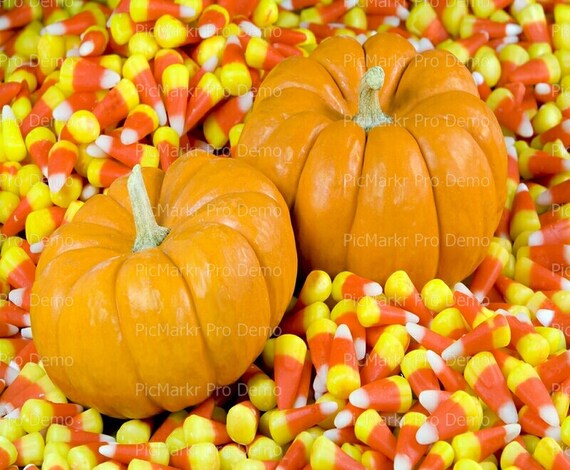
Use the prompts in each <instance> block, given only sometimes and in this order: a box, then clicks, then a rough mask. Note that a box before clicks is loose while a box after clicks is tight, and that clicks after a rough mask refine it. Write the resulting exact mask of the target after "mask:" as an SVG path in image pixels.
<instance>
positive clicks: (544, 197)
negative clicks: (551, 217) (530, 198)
mask: <svg viewBox="0 0 570 470" xmlns="http://www.w3.org/2000/svg"><path fill="white" fill-rule="evenodd" d="M536 202H537V203H538V204H540V205H542V206H549V205H550V204H552V193H551V192H550V190H549V189H547V190H545V191H542V192H541V193H540V194H539V195H538V196H537V197H536Z"/></svg>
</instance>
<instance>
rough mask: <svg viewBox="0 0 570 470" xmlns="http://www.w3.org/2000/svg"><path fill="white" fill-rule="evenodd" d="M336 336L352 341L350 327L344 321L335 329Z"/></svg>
mask: <svg viewBox="0 0 570 470" xmlns="http://www.w3.org/2000/svg"><path fill="white" fill-rule="evenodd" d="M334 337H335V338H341V339H348V340H350V341H352V335H351V334H350V329H349V328H348V326H346V325H345V324H344V323H343V324H340V325H338V327H337V329H336V331H335V334H334Z"/></svg>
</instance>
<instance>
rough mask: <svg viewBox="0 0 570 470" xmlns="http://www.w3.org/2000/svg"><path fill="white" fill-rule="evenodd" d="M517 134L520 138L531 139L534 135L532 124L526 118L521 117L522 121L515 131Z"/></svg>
mask: <svg viewBox="0 0 570 470" xmlns="http://www.w3.org/2000/svg"><path fill="white" fill-rule="evenodd" d="M517 134H518V135H520V136H521V137H532V135H533V134H534V129H533V128H532V124H531V122H530V119H529V118H528V116H526V115H525V116H524V117H523V121H522V122H521V123H520V126H519V127H518V129H517Z"/></svg>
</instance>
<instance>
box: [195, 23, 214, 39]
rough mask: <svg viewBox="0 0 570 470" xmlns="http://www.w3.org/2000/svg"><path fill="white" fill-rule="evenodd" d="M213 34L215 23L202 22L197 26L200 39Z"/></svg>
mask: <svg viewBox="0 0 570 470" xmlns="http://www.w3.org/2000/svg"><path fill="white" fill-rule="evenodd" d="M214 34H216V25H213V24H203V25H202V26H200V27H198V36H200V37H201V38H202V39H208V38H211V37H212V36H213V35H214Z"/></svg>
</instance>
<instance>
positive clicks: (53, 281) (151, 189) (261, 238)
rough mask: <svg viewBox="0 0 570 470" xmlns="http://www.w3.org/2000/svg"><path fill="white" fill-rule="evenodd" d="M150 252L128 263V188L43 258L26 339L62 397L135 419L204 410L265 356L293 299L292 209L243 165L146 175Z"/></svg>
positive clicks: (82, 215) (194, 163) (77, 222)
mask: <svg viewBox="0 0 570 470" xmlns="http://www.w3.org/2000/svg"><path fill="white" fill-rule="evenodd" d="M143 177H144V181H145V185H146V188H147V191H148V194H149V199H150V202H151V204H152V207H153V211H154V215H155V217H156V220H157V222H158V223H159V225H162V226H165V227H167V228H169V229H170V232H169V234H168V235H167V237H166V238H165V239H164V241H163V242H162V243H161V244H160V245H159V246H158V247H157V248H149V249H145V250H142V251H139V252H136V253H133V252H132V247H133V242H134V239H135V228H134V222H133V216H132V211H131V204H130V200H129V195H128V192H127V185H126V181H127V180H126V178H120V179H118V180H117V181H116V182H114V183H113V185H112V186H111V188H110V190H109V194H108V195H97V196H95V197H93V198H92V199H90V200H89V201H88V202H87V203H86V204H85V205H84V206H83V207H82V208H81V210H80V211H79V212H78V213H77V215H76V217H75V219H74V220H73V221H72V222H71V223H69V224H67V225H64V226H63V227H61V228H60V229H59V230H58V231H57V232H56V233H55V234H54V235H53V236H52V237H51V238H50V240H49V243H48V245H47V247H46V248H45V251H44V252H43V254H42V256H41V259H40V262H39V265H38V271H37V280H36V282H35V284H34V286H33V297H34V299H36V302H34V307H33V308H32V311H31V318H32V328H33V331H34V341H35V343H36V346H37V349H38V352H39V353H40V355H41V356H42V357H43V360H44V362H45V364H46V370H47V372H48V374H49V375H50V377H51V378H52V380H53V381H54V383H56V384H57V385H58V386H59V387H60V388H61V389H62V390H63V392H65V394H66V395H67V397H69V398H70V399H71V400H73V401H74V402H77V403H81V404H83V405H86V406H93V407H95V408H97V409H98V410H100V411H101V412H102V413H105V414H107V415H110V416H115V417H128V418H140V417H146V416H151V415H153V414H156V413H157V412H159V411H161V410H179V409H182V408H184V407H187V406H190V405H192V404H195V403H198V402H200V401H202V400H203V399H205V398H206V397H207V396H208V394H210V393H211V392H212V389H213V387H214V386H220V385H226V384H230V383H232V382H234V381H235V380H237V378H238V377H239V376H240V375H241V374H242V373H243V372H244V371H245V369H246V368H247V367H248V365H249V364H250V363H251V362H252V361H253V360H254V359H255V357H256V356H257V355H258V354H259V353H260V352H261V350H262V348H263V345H264V343H265V340H266V338H267V337H268V336H269V334H270V333H271V329H272V328H273V327H275V326H276V325H277V324H278V322H279V321H280V319H281V316H282V314H283V312H284V311H285V309H286V307H287V305H288V303H289V301H290V299H291V295H292V293H293V288H294V284H295V278H296V269H297V255H296V251H295V242H294V235H293V230H292V227H291V222H290V217H289V211H288V210H287V206H286V204H285V202H284V201H283V198H282V197H281V195H280V194H279V192H278V191H277V189H276V187H275V186H274V184H273V183H271V181H269V180H268V179H267V178H265V177H264V176H263V175H261V174H260V173H259V172H257V171H255V170H254V169H253V168H251V167H250V166H248V165H246V164H245V163H243V162H239V161H235V160H231V159H223V158H214V157H211V156H208V155H207V154H206V153H205V152H201V151H195V152H193V153H192V154H191V155H187V156H185V157H180V159H179V160H178V161H177V162H176V163H174V164H173V165H172V166H171V167H170V168H169V170H168V171H167V172H166V174H165V173H163V172H162V171H160V170H156V169H149V168H146V169H143Z"/></svg>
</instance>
